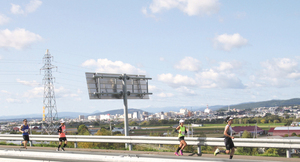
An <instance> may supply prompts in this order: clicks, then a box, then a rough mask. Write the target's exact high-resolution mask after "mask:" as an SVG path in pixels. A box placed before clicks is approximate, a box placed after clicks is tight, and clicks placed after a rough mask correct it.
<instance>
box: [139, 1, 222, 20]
mask: <svg viewBox="0 0 300 162" xmlns="http://www.w3.org/2000/svg"><path fill="white" fill-rule="evenodd" d="M173 8H177V9H179V10H180V11H182V12H183V13H185V14H187V15H189V16H196V15H199V16H203V15H212V14H214V13H217V12H218V11H219V8H220V3H219V1H218V0H153V1H152V3H151V4H150V6H149V9H150V10H151V12H152V13H154V14H155V13H159V12H161V11H163V10H170V9H173ZM144 14H145V13H144Z"/></svg>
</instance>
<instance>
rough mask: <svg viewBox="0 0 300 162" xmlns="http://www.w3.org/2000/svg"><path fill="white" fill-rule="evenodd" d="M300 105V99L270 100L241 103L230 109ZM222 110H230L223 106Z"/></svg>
mask: <svg viewBox="0 0 300 162" xmlns="http://www.w3.org/2000/svg"><path fill="white" fill-rule="evenodd" d="M294 105H300V98H292V99H289V100H270V101H261V102H248V103H241V104H237V105H230V108H231V109H233V108H236V109H241V110H244V109H253V108H256V107H275V106H294ZM220 109H228V106H223V107H221V108H220Z"/></svg>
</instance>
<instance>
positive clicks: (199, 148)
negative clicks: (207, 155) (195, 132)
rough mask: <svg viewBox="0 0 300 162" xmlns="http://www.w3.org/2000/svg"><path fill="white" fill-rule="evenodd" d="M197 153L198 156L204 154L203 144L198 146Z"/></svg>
mask: <svg viewBox="0 0 300 162" xmlns="http://www.w3.org/2000/svg"><path fill="white" fill-rule="evenodd" d="M197 154H198V156H202V152H201V145H198V146H197Z"/></svg>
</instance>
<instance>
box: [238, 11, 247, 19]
mask: <svg viewBox="0 0 300 162" xmlns="http://www.w3.org/2000/svg"><path fill="white" fill-rule="evenodd" d="M246 15H247V14H246V12H237V13H236V15H235V17H236V18H237V19H243V18H244V17H246Z"/></svg>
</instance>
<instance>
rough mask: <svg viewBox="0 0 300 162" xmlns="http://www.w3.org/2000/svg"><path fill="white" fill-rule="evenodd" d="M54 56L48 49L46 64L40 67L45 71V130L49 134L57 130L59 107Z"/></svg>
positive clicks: (45, 58) (45, 57)
mask: <svg viewBox="0 0 300 162" xmlns="http://www.w3.org/2000/svg"><path fill="white" fill-rule="evenodd" d="M52 59H53V56H51V54H50V53H49V50H48V49H47V50H46V53H45V55H44V57H43V60H44V63H45V64H44V66H43V67H42V68H41V69H40V70H43V71H44V78H43V82H44V97H43V105H44V106H43V123H45V124H46V125H45V126H44V132H46V133H48V134H52V133H54V132H56V126H57V125H56V123H55V122H56V121H57V120H58V114H57V108H56V100H55V93H54V84H53V83H54V79H55V78H54V77H53V76H52V69H54V68H56V69H57V66H54V65H52V64H51V60H52Z"/></svg>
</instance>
